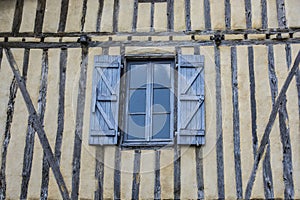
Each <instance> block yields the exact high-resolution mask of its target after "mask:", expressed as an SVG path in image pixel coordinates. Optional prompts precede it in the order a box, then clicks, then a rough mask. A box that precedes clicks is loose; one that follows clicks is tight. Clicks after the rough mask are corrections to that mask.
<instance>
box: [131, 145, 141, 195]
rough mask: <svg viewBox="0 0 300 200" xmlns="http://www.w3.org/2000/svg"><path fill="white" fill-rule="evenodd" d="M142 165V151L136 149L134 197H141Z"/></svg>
mask: <svg viewBox="0 0 300 200" xmlns="http://www.w3.org/2000/svg"><path fill="white" fill-rule="evenodd" d="M140 167H141V151H140V150H135V152H134V165H133V176H132V195H131V198H132V199H139V193H140Z"/></svg>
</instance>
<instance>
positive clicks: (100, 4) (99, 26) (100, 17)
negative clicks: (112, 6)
mask: <svg viewBox="0 0 300 200" xmlns="http://www.w3.org/2000/svg"><path fill="white" fill-rule="evenodd" d="M103 5H104V0H99V5H98V12H97V22H96V32H100V28H101V21H102V13H103Z"/></svg>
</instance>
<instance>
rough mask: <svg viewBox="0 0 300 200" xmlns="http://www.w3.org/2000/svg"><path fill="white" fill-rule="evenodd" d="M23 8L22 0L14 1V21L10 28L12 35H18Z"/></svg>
mask: <svg viewBox="0 0 300 200" xmlns="http://www.w3.org/2000/svg"><path fill="white" fill-rule="evenodd" d="M23 6H24V0H17V1H16V7H15V14H14V20H13V24H12V28H11V30H12V32H13V33H18V32H19V30H20V27H21V23H22V15H23Z"/></svg>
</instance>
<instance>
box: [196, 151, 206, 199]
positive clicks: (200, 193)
mask: <svg viewBox="0 0 300 200" xmlns="http://www.w3.org/2000/svg"><path fill="white" fill-rule="evenodd" d="M195 151H196V173H197V198H198V199H204V198H205V197H204V180H203V147H202V146H197V147H196V148H195Z"/></svg>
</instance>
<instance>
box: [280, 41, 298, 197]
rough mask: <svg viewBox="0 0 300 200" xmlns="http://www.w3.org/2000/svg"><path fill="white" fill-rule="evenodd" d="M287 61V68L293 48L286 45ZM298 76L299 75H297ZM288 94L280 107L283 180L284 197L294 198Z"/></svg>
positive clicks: (289, 64)
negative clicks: (287, 105)
mask: <svg viewBox="0 0 300 200" xmlns="http://www.w3.org/2000/svg"><path fill="white" fill-rule="evenodd" d="M285 50H286V63H287V68H288V69H289V68H290V66H291V49H290V46H289V45H286V48H285ZM296 77H297V76H296ZM286 102H287V100H286V96H285V97H284V100H283V101H282V104H281V105H280V107H279V128H280V138H281V144H282V150H283V151H282V154H283V158H282V164H283V180H284V198H285V199H294V181H293V161H292V146H291V139H290V128H289V116H288V112H287V107H286Z"/></svg>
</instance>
